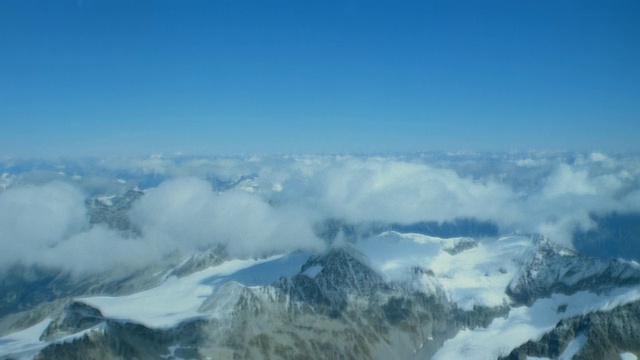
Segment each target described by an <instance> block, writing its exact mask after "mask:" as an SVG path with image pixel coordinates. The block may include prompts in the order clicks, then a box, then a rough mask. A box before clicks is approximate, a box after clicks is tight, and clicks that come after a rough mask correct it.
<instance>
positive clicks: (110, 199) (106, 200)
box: [97, 195, 115, 206]
mask: <svg viewBox="0 0 640 360" xmlns="http://www.w3.org/2000/svg"><path fill="white" fill-rule="evenodd" d="M114 198H115V195H111V196H101V197H99V198H97V199H98V201H100V202H101V203H103V204H104V205H106V206H113V199H114Z"/></svg>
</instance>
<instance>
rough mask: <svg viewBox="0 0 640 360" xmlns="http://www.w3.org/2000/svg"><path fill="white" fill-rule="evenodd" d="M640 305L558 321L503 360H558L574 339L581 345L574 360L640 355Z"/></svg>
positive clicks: (630, 304) (629, 305)
mask: <svg viewBox="0 0 640 360" xmlns="http://www.w3.org/2000/svg"><path fill="white" fill-rule="evenodd" d="M639 313H640V302H639V301H636V302H633V303H629V304H626V305H623V306H620V307H617V308H615V309H613V310H611V311H606V312H605V311H598V312H592V313H589V314H585V315H582V316H577V317H573V318H570V319H566V320H563V321H560V322H559V323H558V325H557V326H556V327H555V328H554V329H553V330H552V331H551V332H549V333H547V334H545V335H544V336H543V337H542V338H541V339H540V340H537V341H529V342H527V343H525V344H523V345H522V346H520V347H518V348H517V349H515V350H513V351H512V352H511V354H509V356H507V357H506V358H505V359H509V360H524V359H526V358H527V357H528V356H529V357H546V358H552V359H557V358H558V357H559V356H560V355H561V354H563V352H564V351H566V350H567V347H568V345H569V344H570V343H571V342H572V341H575V340H576V339H579V340H581V342H582V343H581V344H580V345H581V346H580V347H579V348H578V349H577V353H576V354H575V355H574V356H573V359H575V360H582V359H584V360H589V359H620V354H621V353H623V352H631V353H635V354H640V338H639V337H638V334H640V320H639V319H638V314H639Z"/></svg>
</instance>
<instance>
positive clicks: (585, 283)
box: [506, 238, 640, 305]
mask: <svg viewBox="0 0 640 360" xmlns="http://www.w3.org/2000/svg"><path fill="white" fill-rule="evenodd" d="M632 284H640V266H639V265H638V264H637V263H634V262H629V261H624V260H618V259H613V260H610V261H608V262H602V261H599V260H598V259H595V258H591V257H586V256H582V255H580V254H578V253H577V252H575V251H573V250H570V249H567V248H564V247H562V246H560V245H557V244H555V243H553V242H551V241H549V240H547V239H545V238H538V239H537V240H536V247H535V248H534V249H533V251H531V252H530V253H529V255H528V258H527V259H526V260H525V263H524V264H523V265H522V268H521V269H520V272H519V273H518V275H516V277H515V278H514V279H513V280H512V281H511V283H510V284H509V286H508V287H507V289H506V292H507V294H508V295H509V296H511V298H512V299H513V300H514V301H515V302H516V303H519V304H526V305H531V304H532V303H533V302H534V301H535V300H536V299H540V298H544V297H548V296H549V295H551V294H553V293H561V294H567V295H571V294H574V293H576V292H578V291H582V290H588V291H592V292H600V291H606V290H609V289H612V288H614V287H620V286H627V285H632Z"/></svg>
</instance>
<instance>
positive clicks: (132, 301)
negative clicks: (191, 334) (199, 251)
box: [77, 253, 309, 328]
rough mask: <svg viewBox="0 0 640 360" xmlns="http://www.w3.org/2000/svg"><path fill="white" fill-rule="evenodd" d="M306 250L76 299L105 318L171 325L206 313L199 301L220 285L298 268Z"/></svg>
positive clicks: (259, 280)
mask: <svg viewBox="0 0 640 360" xmlns="http://www.w3.org/2000/svg"><path fill="white" fill-rule="evenodd" d="M308 257H309V254H306V253H295V254H291V255H288V256H284V255H278V256H273V257H269V258H266V259H247V260H230V261H227V262H224V263H222V264H220V265H218V266H214V267H211V268H208V269H205V270H203V271H200V272H197V273H194V274H191V275H188V276H185V277H182V278H176V277H169V278H168V279H166V280H165V281H164V282H163V283H162V284H161V285H160V286H157V287H155V288H152V289H149V290H146V291H143V292H139V293H136V294H132V295H128V296H119V297H111V296H97V297H88V298H81V299H77V301H81V302H83V303H85V304H87V305H89V306H92V307H94V308H97V309H99V310H100V311H101V312H102V314H103V315H104V316H105V317H108V318H111V319H116V320H118V319H119V320H126V321H130V322H134V323H138V324H142V325H145V326H147V327H150V328H170V327H173V326H176V325H177V324H179V323H181V322H183V321H186V320H190V319H194V318H199V317H203V316H205V314H202V313H200V312H199V311H198V308H199V307H200V306H201V305H202V303H203V302H204V301H205V300H206V299H207V298H208V297H209V296H211V295H212V294H213V293H214V292H215V291H216V289H217V288H219V287H220V286H221V285H223V284H225V283H228V282H231V281H235V282H238V283H241V284H243V285H246V286H257V285H267V284H270V283H272V282H274V281H276V280H278V279H279V278H280V277H281V276H292V275H294V274H296V273H298V272H299V271H300V268H301V266H302V264H303V263H304V262H305V261H306V259H307V258H308Z"/></svg>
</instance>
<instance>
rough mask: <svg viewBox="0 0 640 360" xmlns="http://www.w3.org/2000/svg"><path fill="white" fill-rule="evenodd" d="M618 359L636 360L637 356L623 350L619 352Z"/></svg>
mask: <svg viewBox="0 0 640 360" xmlns="http://www.w3.org/2000/svg"><path fill="white" fill-rule="evenodd" d="M620 360H638V357H637V356H635V355H634V354H632V353H629V352H625V353H622V354H620Z"/></svg>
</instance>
